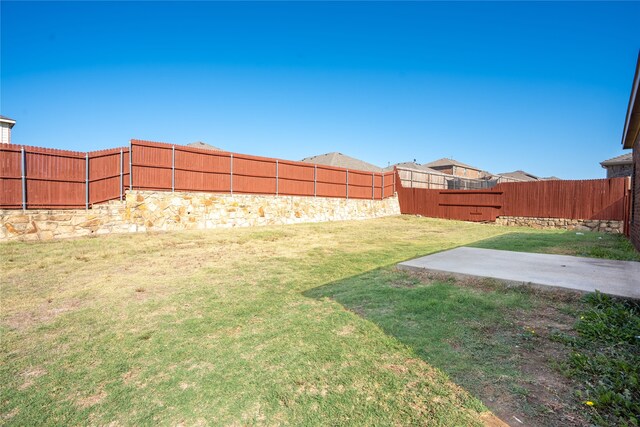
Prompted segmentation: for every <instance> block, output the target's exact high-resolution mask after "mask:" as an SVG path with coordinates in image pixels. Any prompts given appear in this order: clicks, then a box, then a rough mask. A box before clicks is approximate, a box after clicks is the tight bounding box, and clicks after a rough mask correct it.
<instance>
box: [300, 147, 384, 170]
mask: <svg viewBox="0 0 640 427" xmlns="http://www.w3.org/2000/svg"><path fill="white" fill-rule="evenodd" d="M301 161H302V162H305V163H314V164H318V165H327V166H335V167H338V168H345V169H352V170H360V171H367V172H382V168H381V167H378V166H376V165H373V164H371V163H367V162H365V161H364V160H360V159H356V158H354V157H350V156H347V155H344V154H342V153H338V152H333V153H326V154H319V155H317V156H312V157H307V158H304V159H302V160H301Z"/></svg>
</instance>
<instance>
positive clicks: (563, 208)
mask: <svg viewBox="0 0 640 427" xmlns="http://www.w3.org/2000/svg"><path fill="white" fill-rule="evenodd" d="M628 185H629V184H628V179H627V178H609V179H594V180H584V181H564V180H549V181H536V182H508V183H502V184H498V185H496V186H495V187H493V188H491V189H488V190H431V189H424V188H406V187H403V186H402V185H401V184H400V182H398V199H399V202H400V210H401V212H402V213H403V214H405V213H407V214H419V215H423V216H428V217H435V218H446V219H457V220H463V221H495V220H496V218H497V217H499V216H522V217H534V218H567V219H601V220H621V221H622V220H624V219H625V218H626V215H627V212H626V209H627V206H628V202H627V201H626V198H627V197H628V191H627V189H628Z"/></svg>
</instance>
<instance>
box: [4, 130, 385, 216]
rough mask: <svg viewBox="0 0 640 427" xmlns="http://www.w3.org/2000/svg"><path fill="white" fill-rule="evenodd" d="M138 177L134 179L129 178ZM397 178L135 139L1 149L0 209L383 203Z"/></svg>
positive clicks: (14, 146)
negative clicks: (85, 148)
mask: <svg viewBox="0 0 640 427" xmlns="http://www.w3.org/2000/svg"><path fill="white" fill-rule="evenodd" d="M130 171H132V173H130ZM395 186H396V182H395V179H394V172H387V173H375V172H364V171H357V170H348V169H343V168H336V167H331V166H324V165H314V164H309V163H303V162H294V161H289V160H280V159H273V158H267V157H257V156H249V155H245V154H235V153H229V152H224V151H212V150H204V149H198V148H192V147H186V146H180V145H171V144H164V143H157V142H149V141H140V140H132V141H131V145H130V147H123V148H114V149H110V150H102V151H93V152H88V153H81V152H75V151H63V150H54V149H49V148H40V147H27V146H18V145H2V146H0V208H4V209H42V208H49V209H64V208H81V207H84V208H89V207H90V206H91V205H93V204H96V203H101V202H105V201H108V200H114V199H122V197H123V195H124V192H125V190H127V189H140V190H161V191H203V192H219V193H220V192H221V193H231V194H233V193H249V194H272V195H296V196H318V197H341V198H347V199H349V198H353V199H383V198H385V197H389V196H392V195H393V194H394V193H395Z"/></svg>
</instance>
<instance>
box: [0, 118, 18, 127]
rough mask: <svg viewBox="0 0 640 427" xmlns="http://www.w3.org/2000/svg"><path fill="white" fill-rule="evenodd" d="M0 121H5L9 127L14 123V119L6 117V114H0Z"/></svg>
mask: <svg viewBox="0 0 640 427" xmlns="http://www.w3.org/2000/svg"><path fill="white" fill-rule="evenodd" d="M0 122H1V123H7V124H8V125H9V128H12V127H13V125H15V124H16V121H15V120H13V119H10V118H9V117H6V116H0Z"/></svg>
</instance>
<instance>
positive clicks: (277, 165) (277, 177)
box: [276, 159, 278, 196]
mask: <svg viewBox="0 0 640 427" xmlns="http://www.w3.org/2000/svg"><path fill="white" fill-rule="evenodd" d="M277 195H278V159H276V196H277Z"/></svg>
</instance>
